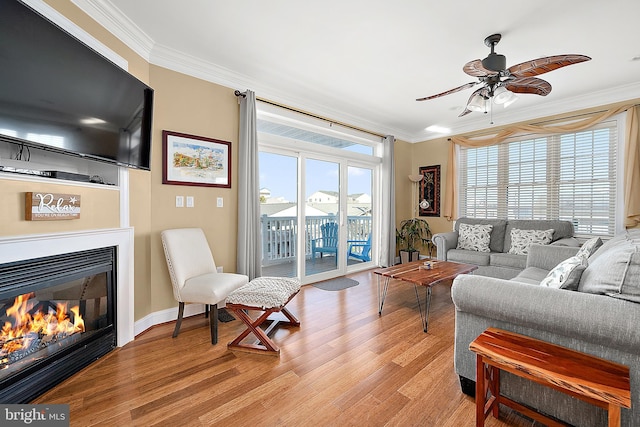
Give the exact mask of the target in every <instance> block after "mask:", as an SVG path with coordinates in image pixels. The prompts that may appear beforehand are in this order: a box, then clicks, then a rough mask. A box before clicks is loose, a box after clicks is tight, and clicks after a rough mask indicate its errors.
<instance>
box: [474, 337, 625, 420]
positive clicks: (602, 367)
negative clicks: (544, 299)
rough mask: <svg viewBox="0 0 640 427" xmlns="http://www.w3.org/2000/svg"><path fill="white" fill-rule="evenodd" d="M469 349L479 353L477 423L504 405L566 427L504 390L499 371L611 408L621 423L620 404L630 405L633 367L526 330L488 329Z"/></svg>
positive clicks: (621, 405) (612, 418) (536, 418)
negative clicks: (528, 334) (527, 333)
mask: <svg viewBox="0 0 640 427" xmlns="http://www.w3.org/2000/svg"><path fill="white" fill-rule="evenodd" d="M469 349H470V350H471V351H474V352H475V353H476V426H484V421H485V419H486V418H487V416H488V415H489V413H490V412H491V413H492V414H493V416H494V417H496V418H498V410H499V408H498V405H499V404H503V405H505V406H508V407H510V408H512V409H515V410H516V411H518V412H520V413H522V414H524V415H526V416H528V417H530V418H532V419H534V420H536V421H539V422H542V423H544V424H546V425H549V426H564V425H565V424H562V423H559V422H557V421H555V420H553V419H551V418H549V417H547V416H545V415H543V414H540V413H538V412H535V411H533V410H531V409H529V408H527V407H525V406H523V405H521V404H519V403H517V402H514V401H513V400H511V399H509V398H507V397H504V396H501V395H500V370H503V371H506V372H510V373H512V374H514V375H518V376H520V377H523V378H526V379H529V380H531V381H535V382H537V383H539V384H543V385H546V386H549V387H551V388H553V389H555V390H559V391H562V392H564V393H567V394H569V395H571V396H574V397H577V398H579V399H582V400H584V401H586V402H589V403H592V404H594V405H597V406H600V407H602V408H605V409H607V410H608V411H609V426H620V408H621V407H625V408H630V407H631V390H630V382H629V368H628V367H626V366H624V365H620V364H618V363H614V362H610V361H608V360H604V359H600V358H598V357H595V356H591V355H588V354H585V353H580V352H577V351H574V350H571V349H568V348H565V347H561V346H558V345H555V344H550V343H547V342H544V341H540V340H537V339H534V338H529V337H526V336H524V335H520V334H516V333H513V332H507V331H503V330H500V329H496V328H488V329H487V330H486V331H484V332H483V333H482V334H480V335H479V336H478V338H476V339H475V340H474V341H473V342H472V343H471V344H470V345H469Z"/></svg>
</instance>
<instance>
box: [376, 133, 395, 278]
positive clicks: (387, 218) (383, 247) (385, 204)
mask: <svg viewBox="0 0 640 427" xmlns="http://www.w3.org/2000/svg"><path fill="white" fill-rule="evenodd" d="M395 141H396V139H395V137H393V136H392V135H387V136H385V137H384V140H383V141H382V144H383V156H382V180H381V181H382V186H381V187H382V188H381V190H382V191H381V197H382V211H381V218H380V224H381V229H380V251H379V252H378V253H379V257H378V264H379V265H381V266H383V267H390V266H392V265H394V264H395V260H396V208H395V206H396V191H395V188H396V179H395V176H396V173H395V161H394V160H393V149H394V147H393V145H394V144H395Z"/></svg>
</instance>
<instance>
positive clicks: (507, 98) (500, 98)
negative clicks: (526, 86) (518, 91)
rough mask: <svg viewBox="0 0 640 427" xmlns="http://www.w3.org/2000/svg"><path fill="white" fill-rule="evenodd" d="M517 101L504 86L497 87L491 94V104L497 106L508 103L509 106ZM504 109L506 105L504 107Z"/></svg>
mask: <svg viewBox="0 0 640 427" xmlns="http://www.w3.org/2000/svg"><path fill="white" fill-rule="evenodd" d="M516 99H517V97H516V95H515V94H514V93H513V92H511V91H510V90H507V89H506V88H505V87H504V86H500V87H498V88H497V89H496V90H495V92H494V93H493V102H495V103H496V104H498V105H502V104H506V103H509V105H511V104H513V103H514V102H515V100H516ZM505 107H506V105H505Z"/></svg>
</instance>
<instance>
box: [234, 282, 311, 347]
mask: <svg viewBox="0 0 640 427" xmlns="http://www.w3.org/2000/svg"><path fill="white" fill-rule="evenodd" d="M299 291H300V281H299V280H298V279H294V278H288V277H258V278H256V279H253V280H252V281H251V282H249V283H248V284H246V285H244V286H242V287H241V288H239V289H237V290H235V291H233V292H231V293H230V294H229V296H228V297H227V304H226V306H227V308H228V309H230V310H231V311H233V312H234V313H235V314H236V316H238V318H240V320H242V321H243V322H244V324H245V325H246V326H247V328H246V329H245V330H244V331H243V332H242V333H241V334H240V335H238V337H236V339H234V340H233V341H231V342H230V343H229V344H228V345H227V347H228V348H230V349H232V350H241V351H248V352H256V353H263V354H271V355H274V356H278V355H279V354H280V347H278V345H277V344H276V343H274V342H273V341H272V340H271V338H269V335H270V334H271V333H272V332H273V331H274V330H275V329H276V328H277V327H278V326H300V321H299V320H298V319H296V317H295V316H294V315H293V314H292V313H291V312H290V311H289V310H287V308H286V307H285V306H286V305H287V304H288V303H289V301H291V300H292V299H293V297H294V296H296V294H297V293H298V292H299ZM251 311H260V312H262V314H260V315H259V316H258V317H257V318H256V319H255V320H254V319H252V318H251V317H250V316H249V312H251ZM277 312H281V313H282V314H283V315H284V316H285V317H286V318H287V319H288V320H280V319H269V316H270V315H271V314H273V313H277ZM268 320H270V321H271V323H270V324H269V326H268V327H267V328H266V329H264V330H263V329H262V327H261V325H262V324H263V323H265V322H266V321H268ZM249 334H253V335H255V337H256V338H257V341H256V342H255V343H243V342H242V341H243V340H244V339H245V338H247V336H249Z"/></svg>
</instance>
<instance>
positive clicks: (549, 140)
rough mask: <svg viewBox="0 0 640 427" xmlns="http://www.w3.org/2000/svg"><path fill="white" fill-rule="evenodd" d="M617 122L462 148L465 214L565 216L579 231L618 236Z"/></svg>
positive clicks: (474, 215)
mask: <svg viewBox="0 0 640 427" xmlns="http://www.w3.org/2000/svg"><path fill="white" fill-rule="evenodd" d="M617 135H618V127H617V123H616V121H609V122H606V123H601V124H599V125H596V126H594V127H593V128H591V129H589V130H584V131H580V132H575V133H567V134H561V135H550V136H538V135H536V136H533V137H532V136H529V137H521V138H517V139H511V140H510V141H509V142H504V143H502V144H498V145H494V146H490V147H481V148H461V149H460V162H459V164H460V168H459V170H460V176H459V178H460V179H459V183H460V191H459V193H458V194H459V195H460V200H459V204H458V206H459V207H460V216H469V217H476V218H505V219H561V220H569V221H571V222H573V224H574V225H575V229H576V235H583V236H590V235H599V236H613V235H614V233H615V216H616V211H615V207H616V196H617V195H616V182H617V181H616V170H617V164H616V158H617Z"/></svg>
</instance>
